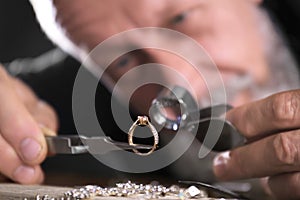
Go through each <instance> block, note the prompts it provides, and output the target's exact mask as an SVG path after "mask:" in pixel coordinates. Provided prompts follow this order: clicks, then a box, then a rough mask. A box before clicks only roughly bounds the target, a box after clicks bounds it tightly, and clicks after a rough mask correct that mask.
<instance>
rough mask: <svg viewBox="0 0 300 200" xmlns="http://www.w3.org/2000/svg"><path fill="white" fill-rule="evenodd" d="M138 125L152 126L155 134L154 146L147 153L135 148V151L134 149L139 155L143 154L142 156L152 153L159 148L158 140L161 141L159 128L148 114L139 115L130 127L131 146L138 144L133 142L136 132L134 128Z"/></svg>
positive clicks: (129, 141)
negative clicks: (152, 122) (151, 121)
mask: <svg viewBox="0 0 300 200" xmlns="http://www.w3.org/2000/svg"><path fill="white" fill-rule="evenodd" d="M137 126H148V127H149V128H150V130H151V132H152V134H153V136H154V143H153V146H152V148H151V150H150V151H148V152H147V153H141V152H139V151H138V150H137V149H133V151H134V153H136V154H138V155H142V156H147V155H150V154H151V153H152V152H153V151H154V150H155V149H156V148H157V145H158V142H159V137H158V133H157V130H156V129H155V127H154V126H153V125H152V124H151V123H150V121H149V119H148V117H147V116H138V119H137V120H136V121H135V122H134V123H133V124H132V126H131V127H130V129H129V131H128V143H129V145H130V146H135V145H136V144H134V143H133V134H134V130H135V128H136V127H137Z"/></svg>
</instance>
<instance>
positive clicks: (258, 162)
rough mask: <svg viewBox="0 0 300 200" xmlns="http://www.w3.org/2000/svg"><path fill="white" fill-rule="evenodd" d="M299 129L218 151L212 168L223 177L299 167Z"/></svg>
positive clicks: (291, 170) (259, 173) (233, 177)
mask: <svg viewBox="0 0 300 200" xmlns="http://www.w3.org/2000/svg"><path fill="white" fill-rule="evenodd" d="M299 152H300V131H299V130H295V131H289V132H285V133H280V134H276V135H271V136H269V137H266V138H263V139H261V140H259V141H256V142H253V143H251V144H248V145H245V146H242V147H239V148H236V149H233V150H232V151H228V152H224V153H221V154H219V155H218V156H216V157H215V159H214V166H213V170H214V173H215V175H216V177H217V178H218V179H220V180H233V179H243V178H255V177H265V176H273V175H276V174H281V173H286V172H296V171H299V170H300V156H299Z"/></svg>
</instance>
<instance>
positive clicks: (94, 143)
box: [46, 135, 152, 154]
mask: <svg viewBox="0 0 300 200" xmlns="http://www.w3.org/2000/svg"><path fill="white" fill-rule="evenodd" d="M46 142H47V146H48V152H49V153H50V154H82V153H91V154H106V153H108V152H111V151H118V150H133V149H137V150H150V149H151V148H152V146H150V145H142V144H135V145H129V144H128V143H124V142H117V141H114V140H112V139H111V138H110V137H106V136H101V137H85V136H79V135H60V136H46Z"/></svg>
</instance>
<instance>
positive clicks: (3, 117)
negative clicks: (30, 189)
mask: <svg viewBox="0 0 300 200" xmlns="http://www.w3.org/2000/svg"><path fill="white" fill-rule="evenodd" d="M0 102H1V104H0V173H1V174H2V176H5V177H7V178H9V179H12V180H13V181H16V182H19V183H22V184H36V183H41V182H42V181H43V172H42V170H41V167H40V163H41V162H42V161H43V160H44V159H45V157H46V154H47V146H46V141H45V138H44V136H43V134H42V131H41V129H40V126H45V127H48V128H50V129H52V130H54V131H55V130H56V129H57V118H56V114H55V112H54V111H53V110H52V108H50V106H49V105H47V104H46V103H45V102H43V101H40V100H39V99H38V98H37V97H36V95H35V94H34V93H33V92H32V90H30V89H29V87H27V86H26V85H25V84H24V83H22V82H21V81H20V80H18V79H15V78H13V77H11V76H9V75H8V74H7V73H6V71H5V70H4V68H3V67H2V66H0Z"/></svg>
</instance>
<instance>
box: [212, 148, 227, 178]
mask: <svg viewBox="0 0 300 200" xmlns="http://www.w3.org/2000/svg"><path fill="white" fill-rule="evenodd" d="M229 159H230V152H229V151H226V152H223V153H220V154H219V155H217V156H216V157H215V158H214V161H213V169H214V173H215V175H216V177H217V178H223V177H224V176H225V175H226V170H227V164H228V161H229Z"/></svg>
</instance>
